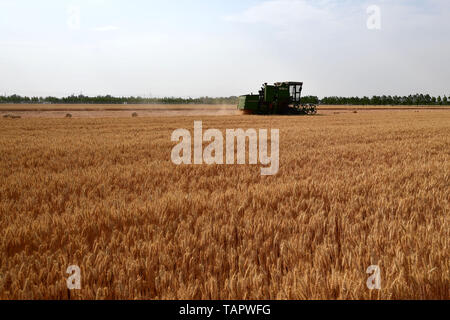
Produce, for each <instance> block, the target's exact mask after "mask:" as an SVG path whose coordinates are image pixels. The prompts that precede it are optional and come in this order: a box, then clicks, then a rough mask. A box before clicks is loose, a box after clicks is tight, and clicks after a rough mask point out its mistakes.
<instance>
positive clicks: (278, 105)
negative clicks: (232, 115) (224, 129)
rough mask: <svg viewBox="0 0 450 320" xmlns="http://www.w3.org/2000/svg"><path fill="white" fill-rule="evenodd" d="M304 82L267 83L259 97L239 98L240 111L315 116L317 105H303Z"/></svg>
mask: <svg viewBox="0 0 450 320" xmlns="http://www.w3.org/2000/svg"><path fill="white" fill-rule="evenodd" d="M302 88H303V82H277V83H275V84H274V85H268V84H267V83H265V84H264V85H263V86H262V88H261V90H260V91H259V94H258V95H254V94H249V95H244V96H240V97H239V104H238V109H239V110H242V111H243V112H244V113H248V114H315V113H316V112H317V108H316V106H315V105H302V104H301V94H302Z"/></svg>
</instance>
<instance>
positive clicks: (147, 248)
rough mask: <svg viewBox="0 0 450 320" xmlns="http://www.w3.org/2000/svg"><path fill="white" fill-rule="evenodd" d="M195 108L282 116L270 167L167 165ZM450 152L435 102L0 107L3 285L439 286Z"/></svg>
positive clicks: (28, 295)
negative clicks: (150, 110) (12, 111)
mask: <svg viewBox="0 0 450 320" xmlns="http://www.w3.org/2000/svg"><path fill="white" fill-rule="evenodd" d="M195 120H202V121H203V127H204V129H207V128H217V129H220V130H222V131H225V129H228V128H230V129H232V128H244V129H245V128H255V129H259V128H262V129H265V128H267V129H270V128H277V129H279V130H280V170H279V173H278V175H276V176H267V177H264V176H261V175H260V172H259V171H260V165H212V166H208V165H197V166H194V165H192V166H189V165H181V166H176V165H174V164H173V163H172V162H171V160H170V153H171V149H172V148H173V146H174V145H175V143H173V142H171V139H170V137H171V133H172V131H173V130H175V129H178V128H186V129H189V130H191V131H192V128H193V123H194V121H195ZM449 160H450V111H443V110H442V111H428V112H427V111H424V112H415V111H402V112H389V111H377V112H367V113H361V112H358V113H346V114H326V115H317V116H314V117H283V116H274V117H267V116H266V117H258V116H220V117H214V116H202V117H200V116H197V117H190V116H178V117H158V118H155V117H138V118H131V117H130V118H120V119H119V118H117V119H114V118H107V119H106V118H98V119H77V118H73V119H63V118H61V119H58V118H52V119H45V118H29V119H0V230H1V232H0V298H1V299H449V298H450V294H449V292H450V286H449V279H450V273H449V272H450V262H449V252H450V247H449V239H450V229H449V213H450V204H449V201H450V200H449V199H450V161H449ZM70 265H78V266H79V267H80V268H81V286H82V287H81V290H72V291H69V290H68V289H67V286H66V280H67V277H68V274H66V269H67V267H68V266H70ZM370 265H379V267H380V270H381V290H369V289H368V288H367V286H366V281H367V278H368V277H369V276H370V275H369V274H367V273H366V269H367V268H368V267H369V266H370Z"/></svg>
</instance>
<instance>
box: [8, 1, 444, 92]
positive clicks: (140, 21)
mask: <svg viewBox="0 0 450 320" xmlns="http://www.w3.org/2000/svg"><path fill="white" fill-rule="evenodd" d="M371 5H375V6H378V7H379V9H380V18H381V19H380V20H378V19H377V14H376V11H373V10H369V12H367V8H368V7H369V6H371ZM368 20H369V26H370V27H371V28H372V29H369V28H368ZM378 22H379V26H380V27H381V29H373V27H376V26H377V25H378ZM287 80H292V81H304V83H305V85H304V93H305V94H313V95H318V96H320V97H323V96H329V95H341V96H350V95H360V96H363V95H374V94H392V95H394V94H398V95H404V94H410V93H417V92H419V93H422V92H427V93H430V94H433V95H444V94H446V95H450V1H449V0H421V1H420V0H384V1H383V0H371V1H364V0H339V1H338V0H316V1H313V0H269V1H264V0H221V1H219V0H190V1H188V0H164V1H156V0H155V1H148V0H147V1H140V0H128V1H125V0H85V1H82V0H71V1H65V0H63V1H61V0H54V1H50V0H40V1H35V0H34V1H32V0H30V1H26V0H0V94H4V93H6V94H13V93H17V94H22V95H56V96H62V95H69V94H71V93H80V92H83V94H87V95H97V94H112V95H142V96H149V95H151V96H153V97H160V96H183V97H188V96H191V97H197V96H203V95H209V96H229V95H241V94H247V93H250V92H257V90H258V89H259V87H260V85H261V84H262V83H263V82H276V81H287Z"/></svg>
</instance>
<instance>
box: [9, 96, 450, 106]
mask: <svg viewBox="0 0 450 320" xmlns="http://www.w3.org/2000/svg"><path fill="white" fill-rule="evenodd" d="M301 101H302V103H304V104H306V103H310V104H326V105H449V104H450V97H449V98H447V96H443V97H441V96H438V97H433V96H430V95H429V94H414V95H409V96H386V95H383V96H373V97H362V98H361V97H336V96H333V97H324V98H322V99H319V98H318V97H317V96H304V97H302V100H301ZM237 102H238V97H236V96H231V97H220V98H212V97H200V98H176V97H165V98H143V97H113V96H111V95H106V96H96V97H88V96H85V95H70V96H68V97H62V98H57V97H45V98H44V97H26V96H20V95H16V94H14V95H11V96H6V95H4V96H0V103H19V104H20V103H30V104H237Z"/></svg>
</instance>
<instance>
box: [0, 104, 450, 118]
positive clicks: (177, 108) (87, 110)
mask: <svg viewBox="0 0 450 320" xmlns="http://www.w3.org/2000/svg"><path fill="white" fill-rule="evenodd" d="M333 111H334V112H338V111H339V112H343V113H345V112H354V111H356V112H372V111H450V106H443V107H438V106H326V105H323V106H319V108H318V113H319V114H329V113H333ZM133 112H137V113H138V115H139V116H141V117H164V116H226V115H229V116H231V115H236V114H238V113H237V110H236V106H235V105H161V104H159V105H83V104H73V105H70V104H66V105H36V104H0V117H1V116H4V115H7V114H15V115H18V116H21V117H23V118H62V117H64V116H65V115H66V114H67V113H70V114H71V115H72V116H73V117H74V118H126V117H130V116H131V114H132V113H133Z"/></svg>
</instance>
